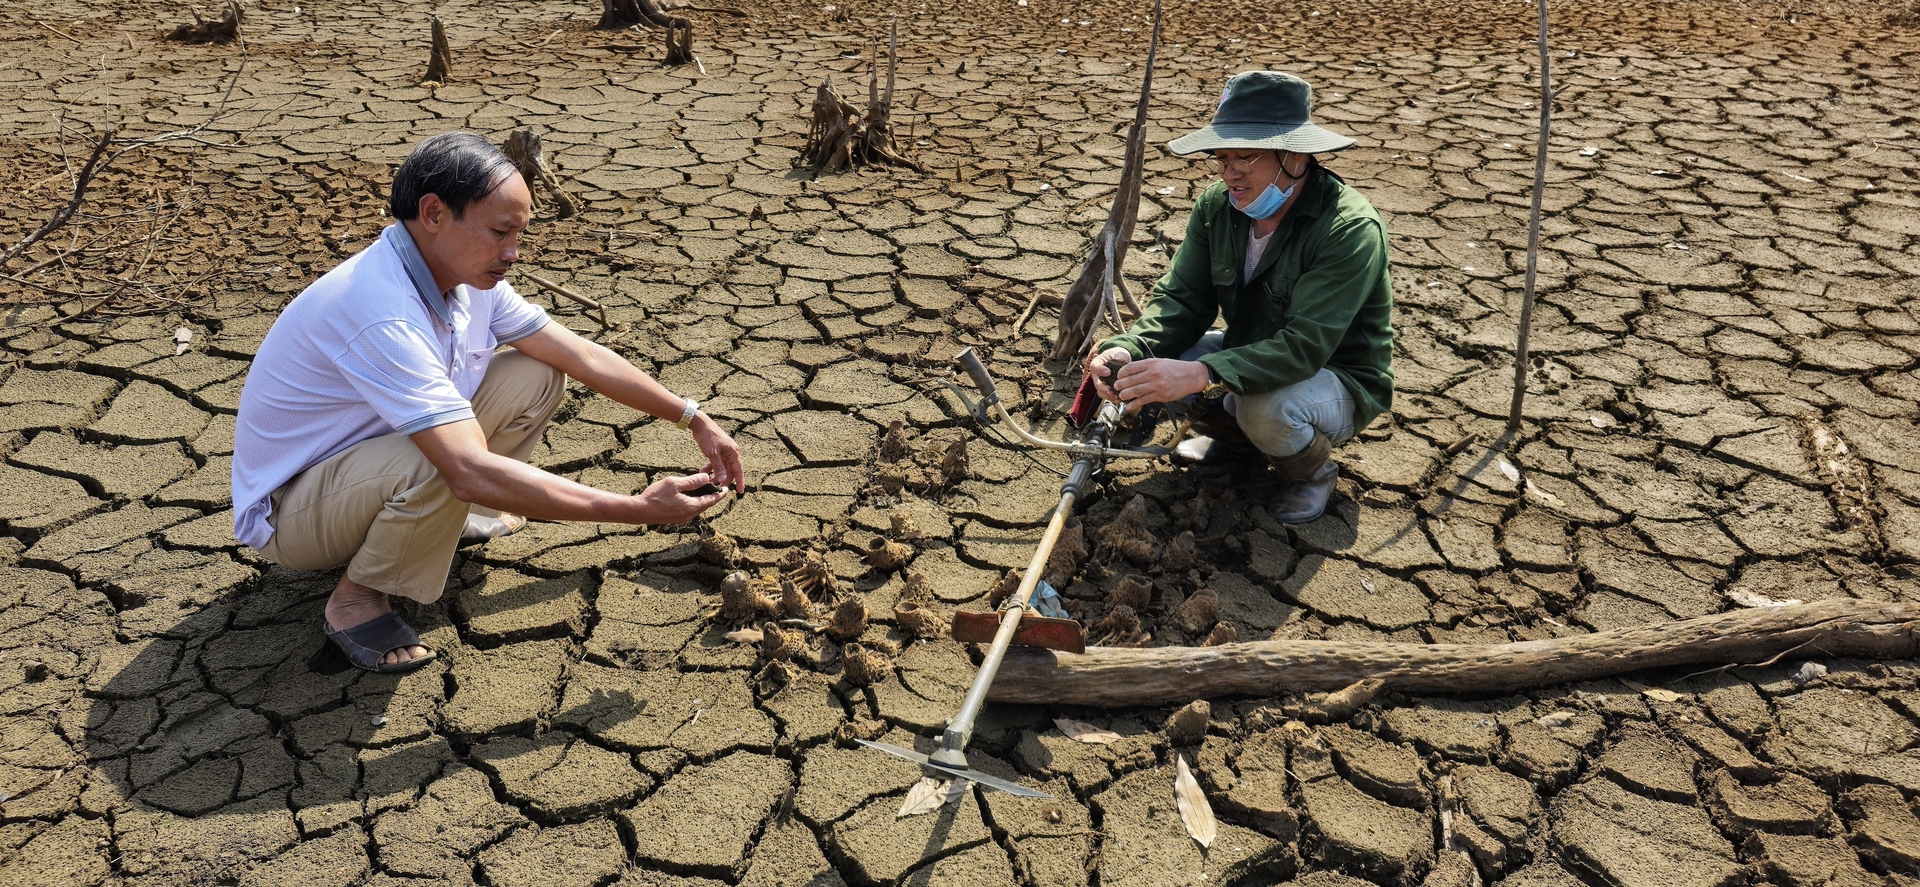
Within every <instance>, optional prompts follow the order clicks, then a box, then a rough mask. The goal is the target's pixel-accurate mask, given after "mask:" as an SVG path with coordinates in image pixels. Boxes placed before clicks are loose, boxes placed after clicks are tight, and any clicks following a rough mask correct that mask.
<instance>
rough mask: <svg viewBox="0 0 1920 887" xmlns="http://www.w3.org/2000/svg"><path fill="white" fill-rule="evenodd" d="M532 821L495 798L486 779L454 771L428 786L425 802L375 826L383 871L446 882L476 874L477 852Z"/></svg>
mask: <svg viewBox="0 0 1920 887" xmlns="http://www.w3.org/2000/svg"><path fill="white" fill-rule="evenodd" d="M525 824H526V819H525V818H523V817H521V816H520V814H519V813H517V812H515V811H514V809H513V808H512V807H509V806H507V805H506V804H502V803H500V802H499V801H497V800H495V799H494V797H493V787H492V786H491V785H489V784H488V782H487V777H486V775H485V774H483V773H481V772H480V771H478V770H474V769H471V768H468V767H459V766H456V767H452V768H449V769H448V772H447V774H446V775H444V776H442V777H440V778H439V779H437V780H434V781H433V783H432V784H430V785H428V786H427V789H426V791H425V792H424V793H422V794H421V796H420V800H418V801H417V802H415V803H414V804H413V806H411V807H408V808H406V809H401V810H389V811H387V812H385V813H382V814H380V816H379V818H377V819H375V820H374V821H373V842H374V846H375V848H376V853H377V856H378V859H379V863H380V868H381V870H382V871H385V872H387V873H388V874H391V875H395V876H412V877H420V878H437V877H446V876H449V875H451V874H453V873H454V872H456V871H458V872H462V873H464V872H467V871H469V870H470V862H469V861H468V860H469V858H470V857H471V855H472V853H473V852H474V851H476V850H478V849H480V848H481V847H485V846H487V845H489V844H492V843H493V842H495V841H497V840H499V839H500V836H502V835H504V834H506V833H507V831H508V830H510V829H512V828H514V827H516V826H520V825H525Z"/></svg>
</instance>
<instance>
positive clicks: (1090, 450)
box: [859, 348, 1167, 798]
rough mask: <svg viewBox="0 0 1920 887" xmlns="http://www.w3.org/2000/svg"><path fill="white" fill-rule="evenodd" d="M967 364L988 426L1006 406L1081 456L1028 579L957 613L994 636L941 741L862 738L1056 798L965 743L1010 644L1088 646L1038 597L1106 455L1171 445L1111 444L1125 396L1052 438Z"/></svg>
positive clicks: (1160, 451)
mask: <svg viewBox="0 0 1920 887" xmlns="http://www.w3.org/2000/svg"><path fill="white" fill-rule="evenodd" d="M955 360H957V361H959V363H960V366H961V368H962V369H965V370H966V371H967V375H968V376H969V377H971V378H972V379H973V384H974V387H976V388H979V389H980V397H981V400H980V402H979V403H978V404H975V403H974V402H973V401H971V400H968V399H967V396H966V393H965V392H963V391H961V390H960V389H959V387H958V386H952V385H950V386H949V387H952V388H953V390H954V393H955V394H956V395H958V396H959V398H960V400H961V402H962V403H965V404H966V405H967V410H968V412H970V413H972V414H973V417H974V419H975V420H976V421H978V422H980V423H982V424H983V425H989V426H990V425H992V424H993V420H992V413H989V410H991V411H993V412H994V413H998V415H999V418H1000V423H1001V424H1003V425H1005V426H1007V427H1008V428H1011V429H1013V432H1014V434H1016V435H1018V436H1019V437H1020V438H1021V439H1022V440H1024V441H1026V442H1027V443H1028V444H1030V445H1032V446H1036V447H1042V448H1045V449H1050V450H1064V451H1066V452H1067V454H1068V455H1071V456H1072V457H1073V469H1072V470H1071V471H1070V472H1068V474H1067V482H1066V483H1064V484H1062V485H1061V486H1060V503H1059V504H1058V505H1055V506H1054V508H1053V515H1052V517H1051V518H1050V519H1049V520H1048V521H1047V531H1046V533H1045V534H1044V535H1042V536H1041V537H1040V547H1039V548H1038V549H1036V550H1035V551H1034V553H1033V560H1032V561H1030V562H1029V563H1028V564H1027V571H1026V574H1025V575H1023V576H1022V577H1021V579H1020V587H1019V588H1018V589H1016V590H1015V591H1014V593H1013V594H1012V595H1011V596H1009V597H1008V598H1007V600H1006V602H1005V603H1004V604H1002V605H1001V607H1000V609H998V610H996V611H994V612H992V613H956V614H954V618H953V637H954V639H955V640H958V641H964V642H969V643H990V644H991V646H989V647H988V648H987V655H986V658H985V659H983V660H981V662H980V671H979V673H978V674H977V675H975V676H974V679H973V686H972V687H971V688H969V689H968V690H967V697H966V700H965V701H963V702H961V703H960V711H959V712H957V713H956V714H954V716H953V717H952V718H951V719H949V720H948V721H947V728H946V731H945V732H944V733H943V734H941V737H940V747H939V748H938V749H937V750H935V751H934V753H933V754H931V755H923V754H921V753H919V752H917V751H914V750H912V749H908V748H901V747H899V746H897V745H887V744H886V743H882V742H868V741H866V740H864V739H862V740H859V742H860V744H861V745H865V746H867V747H869V748H875V749H879V750H880V751H883V752H886V753H888V754H890V755H896V756H898V757H902V758H906V759H907V760H909V761H913V762H914V763H917V764H920V765H921V766H923V767H927V768H928V769H931V770H934V771H937V772H940V773H944V774H946V775H949V776H957V777H959V778H961V779H970V780H973V781H974V782H977V783H980V784H981V785H984V786H987V787H988V788H995V789H999V790H1001V791H1004V792H1008V793H1010V794H1015V795H1019V796H1021V797H1025V798H1047V797H1052V796H1051V795H1048V794H1047V793H1045V792H1040V791H1035V790H1033V789H1030V788H1027V787H1026V786H1023V785H1020V784H1018V783H1014V782H1009V781H1007V780H1004V779H1000V778H997V777H995V776H992V775H990V774H986V773H982V772H980V771H978V770H975V769H973V768H971V767H969V766H967V756H966V752H965V751H964V749H965V748H966V745H967V742H968V741H969V740H971V739H972V738H973V721H974V719H975V718H976V717H978V716H979V714H980V706H981V705H982V704H984V703H985V702H986V699H987V688H988V687H991V686H992V685H993V676H994V675H995V674H996V673H998V672H999V670H1000V661H1001V660H1002V659H1004V658H1006V655H1007V648H1008V647H1010V646H1013V645H1015V644H1018V645H1020V646H1023V647H1042V648H1045V649H1048V650H1055V651H1059V652H1064V653H1083V652H1086V635H1085V632H1084V631H1082V630H1081V628H1080V623H1078V622H1075V621H1073V620H1072V619H1059V618H1053V617H1048V616H1042V615H1040V614H1039V613H1037V612H1035V611H1034V609H1033V607H1032V605H1031V601H1032V599H1033V593H1034V589H1035V588H1037V587H1038V586H1039V584H1040V574H1041V573H1042V572H1044V571H1045V570H1046V567H1047V560H1048V559H1049V558H1051V557H1052V556H1053V546H1054V544H1055V543H1056V542H1058V541H1059V540H1060V532H1061V530H1063V529H1065V528H1066V525H1067V518H1069V517H1071V516H1072V515H1073V506H1074V503H1075V502H1077V501H1079V500H1080V499H1081V498H1082V497H1083V496H1085V495H1086V492H1087V487H1088V485H1089V484H1090V483H1092V481H1093V478H1094V476H1095V475H1097V474H1099V473H1100V469H1101V468H1102V466H1104V465H1105V464H1106V460H1107V459H1108V458H1109V457H1113V456H1122V457H1153V456H1162V455H1165V454H1166V453H1167V450H1166V449H1165V448H1163V447H1141V448H1135V449H1115V448H1111V447H1108V446H1107V442H1108V439H1109V437H1110V436H1111V435H1112V434H1113V430H1114V428H1115V426H1117V425H1119V423H1120V414H1121V406H1120V405H1119V404H1117V403H1108V402H1105V401H1102V402H1101V403H1100V406H1099V410H1098V412H1096V413H1095V414H1094V416H1093V418H1092V421H1090V422H1088V423H1086V425H1085V427H1084V428H1083V429H1082V432H1081V439H1080V442H1079V443H1067V442H1065V441H1057V440H1046V439H1044V438H1040V437H1035V436H1034V435H1032V434H1029V433H1027V431H1026V429H1024V428H1021V427H1020V426H1019V424H1018V423H1016V422H1014V421H1013V417H1012V416H1009V415H1007V410H1006V407H1004V406H1001V405H1000V394H999V391H998V389H996V388H995V387H994V384H993V376H992V375H991V374H989V373H988V372H987V367H986V365H985V364H982V363H981V362H980V358H979V356H978V355H976V354H974V353H973V349H972V348H968V349H967V350H965V351H962V352H960V355H959V357H957V358H955Z"/></svg>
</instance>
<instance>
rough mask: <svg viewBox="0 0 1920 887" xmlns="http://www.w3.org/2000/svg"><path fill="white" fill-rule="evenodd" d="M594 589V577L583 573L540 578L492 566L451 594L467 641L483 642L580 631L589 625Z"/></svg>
mask: <svg viewBox="0 0 1920 887" xmlns="http://www.w3.org/2000/svg"><path fill="white" fill-rule="evenodd" d="M592 591H593V577H592V576H590V575H589V574H588V573H586V572H584V571H582V572H578V573H569V574H567V575H565V576H560V577H556V578H553V579H541V578H538V577H534V576H527V575H525V574H522V573H516V572H514V571H512V570H489V571H487V574H486V575H485V576H483V577H482V578H481V579H480V581H479V582H477V583H475V584H474V585H472V586H470V587H468V588H465V589H462V590H460V591H459V592H458V593H456V594H453V595H451V597H452V598H453V601H452V603H453V608H454V612H456V613H458V614H459V617H460V620H461V621H462V622H463V623H465V626H466V629H467V630H466V637H467V639H468V640H470V641H473V642H476V643H483V644H484V643H502V642H512V641H525V640H533V639H536V638H547V637H563V636H566V635H571V634H578V633H579V632H580V630H581V629H583V628H585V627H586V614H587V597H588V596H589V595H590V594H591V593H592Z"/></svg>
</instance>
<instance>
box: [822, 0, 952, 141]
mask: <svg viewBox="0 0 1920 887" xmlns="http://www.w3.org/2000/svg"><path fill="white" fill-rule="evenodd" d="M878 48H879V47H878V46H877V45H876V46H875V52H874V53H872V55H873V67H872V71H871V73H870V74H869V76H868V78H867V111H866V114H865V115H864V117H863V116H862V115H861V113H860V112H859V111H856V110H854V107H853V105H851V104H849V103H848V102H847V101H846V100H845V99H842V98H841V97H840V94H839V93H837V92H834V90H833V78H831V77H829V78H827V80H826V82H824V83H821V84H820V88H819V89H818V90H817V91H815V93H814V96H813V123H812V125H811V126H810V127H808V130H807V146H806V148H805V149H803V150H802V151H801V156H802V157H803V158H804V159H805V161H806V163H807V165H808V166H811V167H813V171H814V174H815V175H818V174H820V173H822V172H839V171H841V170H843V169H847V168H849V167H852V166H853V165H855V164H859V165H861V166H877V165H879V164H882V163H890V164H893V165H895V166H904V167H907V168H909V169H912V170H915V171H917V172H926V168H925V167H923V166H921V165H920V164H918V163H916V162H914V161H912V160H910V159H908V158H907V157H905V156H904V155H902V154H901V153H900V149H899V147H898V146H897V145H895V144H894V141H893V85H894V79H895V74H896V72H897V71H898V70H899V67H900V20H899V19H898V18H897V17H896V18H895V19H894V20H893V31H892V34H891V35H890V36H889V37H888V39H887V88H886V91H885V92H882V91H881V90H880V59H879V52H878Z"/></svg>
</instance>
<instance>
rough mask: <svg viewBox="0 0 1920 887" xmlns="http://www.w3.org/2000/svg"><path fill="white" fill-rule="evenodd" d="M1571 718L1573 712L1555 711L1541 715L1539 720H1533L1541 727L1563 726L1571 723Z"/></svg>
mask: <svg viewBox="0 0 1920 887" xmlns="http://www.w3.org/2000/svg"><path fill="white" fill-rule="evenodd" d="M1573 718H1574V714H1573V712H1570V711H1556V712H1553V713H1551V714H1548V715H1545V716H1543V717H1541V718H1540V719H1539V720H1536V721H1534V723H1536V724H1539V725H1540V726H1542V727H1565V726H1566V725H1568V724H1571V723H1573Z"/></svg>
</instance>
